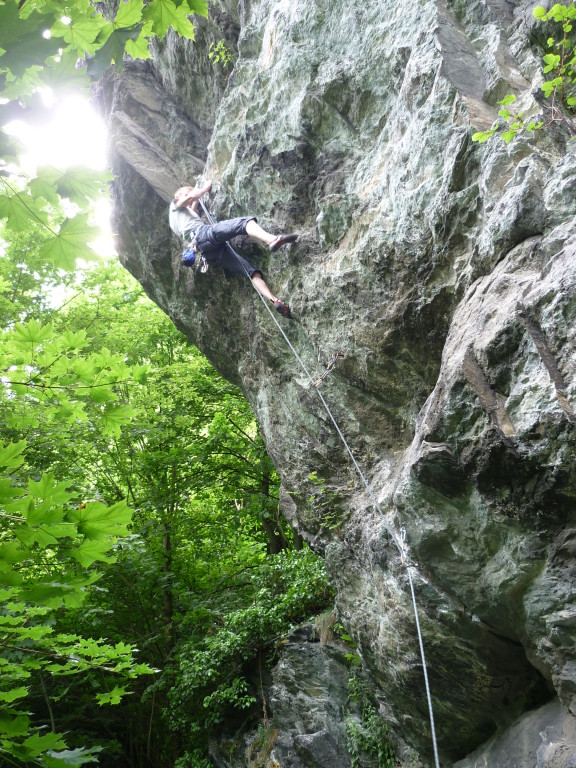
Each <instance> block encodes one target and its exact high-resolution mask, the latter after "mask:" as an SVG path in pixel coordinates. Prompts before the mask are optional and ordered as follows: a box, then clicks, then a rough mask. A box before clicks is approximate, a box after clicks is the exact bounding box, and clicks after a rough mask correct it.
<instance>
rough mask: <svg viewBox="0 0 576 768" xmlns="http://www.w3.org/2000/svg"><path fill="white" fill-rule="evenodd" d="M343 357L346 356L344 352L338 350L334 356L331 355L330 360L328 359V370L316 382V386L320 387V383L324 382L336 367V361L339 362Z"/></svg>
mask: <svg viewBox="0 0 576 768" xmlns="http://www.w3.org/2000/svg"><path fill="white" fill-rule="evenodd" d="M343 357H344V352H336V354H335V355H334V356H333V357H331V358H330V360H328V363H327V368H326V370H325V371H324V373H323V374H322V375H321V376H319V377H318V378H317V379H316V381H315V382H314V386H315V387H319V386H320V384H322V382H323V381H324V379H325V378H326V376H328V374H329V373H332V371H333V370H334V368H336V363H337V362H338V360H341V359H342V358H343Z"/></svg>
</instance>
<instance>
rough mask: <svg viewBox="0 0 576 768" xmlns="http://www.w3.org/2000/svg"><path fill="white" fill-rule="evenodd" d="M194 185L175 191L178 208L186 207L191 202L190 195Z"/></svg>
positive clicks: (175, 203) (175, 202)
mask: <svg viewBox="0 0 576 768" xmlns="http://www.w3.org/2000/svg"><path fill="white" fill-rule="evenodd" d="M193 191H194V187H180V189H177V190H176V192H174V205H176V206H177V207H178V208H184V207H185V206H186V205H187V203H189V202H190V196H191V194H192V192H193Z"/></svg>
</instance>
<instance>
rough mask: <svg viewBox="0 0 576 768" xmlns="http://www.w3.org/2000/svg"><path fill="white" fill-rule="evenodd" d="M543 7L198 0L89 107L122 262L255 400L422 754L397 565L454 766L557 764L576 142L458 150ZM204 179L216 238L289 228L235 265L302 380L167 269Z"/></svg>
mask: <svg viewBox="0 0 576 768" xmlns="http://www.w3.org/2000/svg"><path fill="white" fill-rule="evenodd" d="M533 5H534V4H533V3H527V2H521V1H520V0H470V1H468V0H467V2H461V1H460V0H452V1H450V0H438V2H426V1H425V0H419V2H417V1H416V0H403V2H400V0H390V1H389V2H387V3H383V2H380V0H349V2H346V3H343V2H339V1H338V0H336V1H335V2H334V1H332V2H329V0H316V1H315V2H310V0H290V2H287V0H250V2H244V1H242V2H237V3H236V2H234V1H233V0H227V3H225V4H224V3H220V2H215V3H214V4H213V5H212V6H211V9H212V11H211V18H210V20H209V21H202V22H201V23H199V25H198V29H197V40H196V42H195V43H190V42H185V41H180V40H177V39H176V38H169V39H168V40H167V41H165V42H164V43H162V44H161V45H158V46H157V49H156V50H155V52H154V56H153V59H152V60H151V62H148V63H146V64H145V65H129V66H127V67H126V70H125V73H124V74H123V75H122V77H121V78H119V79H110V81H109V82H107V83H106V84H105V86H104V89H103V92H102V95H101V98H102V103H103V105H104V109H105V111H106V114H107V116H108V120H109V123H110V127H111V136H112V151H113V162H114V170H115V171H116V173H117V182H116V185H115V190H114V194H115V201H116V209H115V223H116V230H117V232H118V236H119V252H120V254H121V260H122V262H123V263H124V264H125V266H126V267H127V268H128V269H129V270H130V271H131V272H132V273H133V274H134V275H135V276H136V277H137V278H138V279H139V280H140V282H141V283H142V285H143V286H144V288H145V290H146V291H147V293H148V294H149V295H150V296H151V297H152V299H153V300H154V301H156V302H157V303H158V304H159V305H160V306H161V307H162V309H164V311H165V312H167V313H168V314H169V315H170V317H171V318H172V319H173V321H174V323H175V324H176V325H177V326H178V327H179V328H180V329H181V330H182V331H183V332H184V333H185V334H186V335H187V336H188V338H189V339H190V340H191V341H193V342H194V343H195V344H196V345H197V346H198V347H199V348H200V349H201V350H202V351H203V352H204V353H205V354H206V355H207V356H208V358H209V359H210V360H211V361H212V363H213V364H214V365H215V366H216V368H217V369H218V370H219V371H220V372H221V373H222V374H223V375H224V376H226V377H227V378H229V379H230V380H231V381H233V382H235V383H236V384H237V385H238V386H239V387H240V388H241V389H242V391H243V392H244V394H245V395H246V397H247V398H248V400H249V401H250V403H251V405H252V406H253V408H254V412H255V414H256V418H257V420H258V423H259V425H260V428H261V430H262V433H263V435H264V438H265V440H266V443H267V445H268V449H269V452H270V455H271V456H272V458H273V460H274V462H275V464H276V466H277V468H278V471H279V473H280V475H281V478H282V483H283V499H284V502H283V508H284V513H285V514H286V516H287V517H288V518H289V519H290V521H291V522H292V523H293V524H294V525H296V526H297V527H298V528H299V530H300V532H301V533H302V535H303V536H304V537H305V538H306V539H307V540H308V541H309V542H310V543H311V545H312V546H313V547H315V548H316V549H317V551H320V552H322V553H323V554H324V555H325V557H326V563H327V567H328V570H329V573H330V575H331V578H332V579H333V581H334V584H335V585H336V587H337V590H338V597H337V610H338V613H339V617H340V620H341V621H342V622H343V623H344V624H345V625H346V627H347V630H348V631H349V633H350V634H351V635H352V636H353V637H354V640H355V642H356V643H357V645H358V648H359V650H360V653H361V655H362V658H363V660H364V662H365V664H366V666H367V668H368V669H369V670H370V673H371V675H372V677H373V679H374V680H375V681H377V683H378V686H379V687H380V689H381V690H382V691H383V693H384V695H385V697H386V700H387V703H388V705H389V707H390V709H391V712H392V713H393V718H394V721H395V728H396V731H397V732H398V733H399V734H400V735H401V736H402V737H403V738H405V739H406V740H407V741H408V742H409V743H410V744H412V745H413V746H414V747H416V748H417V749H418V750H419V752H420V754H421V755H422V756H423V759H424V760H427V761H432V746H431V738H430V727H429V725H428V723H429V721H428V713H427V705H426V696H425V689H424V682H423V675H422V662H421V657H420V653H419V647H418V640H417V635H416V629H415V620H414V611H413V605H412V600H411V594H410V589H409V584H408V571H407V568H408V567H410V575H411V576H412V579H413V583H414V590H415V598H416V602H417V605H418V611H419V617H420V623H421V628H422V634H423V638H424V645H425V650H426V657H427V662H428V670H429V677H430V687H431V691H432V699H433V704H434V714H435V720H436V730H437V737H438V748H439V753H440V759H441V763H442V765H450V764H452V763H453V762H454V761H457V760H461V761H463V762H461V765H462V766H466V768H468V766H484V765H486V766H487V765H490V766H512V765H514V766H516V765H517V766H527V767H528V766H533V765H538V766H546V768H565V767H566V766H568V765H573V762H570V760H573V758H572V757H570V755H571V754H572V755H573V754H574V721H573V717H574V716H576V642H575V640H576V600H575V595H576V590H575V584H576V560H575V554H576V507H575V503H574V500H575V497H576V471H575V463H574V457H575V434H576V431H575V426H576V415H575V412H574V409H575V408H576V391H575V383H574V382H575V372H576V355H575V335H574V327H575V326H574V321H575V315H576V301H575V286H576V262H575V258H574V256H575V252H576V219H575V216H576V165H575V159H576V145H575V144H574V142H572V141H570V133H569V131H568V130H567V129H566V128H565V127H564V126H563V125H561V124H551V125H548V126H547V127H546V128H545V129H544V130H543V131H541V132H539V133H536V134H529V135H528V134H524V135H523V136H519V137H518V138H516V139H515V140H514V141H513V142H512V143H510V144H509V145H505V144H504V143H503V142H501V141H499V140H496V139H493V140H492V141H490V142H488V143H487V144H483V145H478V144H473V143H472V141H471V135H472V133H473V132H474V131H475V130H478V129H485V128H486V127H488V126H489V125H490V124H491V123H492V121H493V119H494V118H495V116H496V111H497V109H498V107H497V102H498V100H500V99H502V98H503V96H504V95H506V94H507V93H515V94H517V95H518V97H519V103H520V104H521V106H522V108H523V109H525V110H526V111H527V112H526V113H527V114H529V113H534V114H536V113H537V112H538V110H539V107H538V105H537V103H536V101H535V100H534V95H536V94H537V93H538V87H539V85H540V83H541V80H542V77H543V75H542V73H541V63H540V61H541V55H542V50H541V48H540V47H539V44H540V43H541V42H542V41H543V40H545V39H546V35H547V34H548V33H544V32H543V30H542V29H540V28H539V27H538V26H537V25H538V23H537V22H535V21H534V19H533V17H532V13H531V10H532V7H533ZM221 38H224V39H225V41H226V43H227V45H228V47H229V48H230V49H231V50H232V52H233V57H234V66H233V68H231V71H230V74H228V75H226V74H225V73H223V72H222V71H221V70H220V69H219V68H218V67H217V66H215V65H213V64H212V63H211V62H210V61H209V59H208V57H207V49H208V46H209V45H210V43H211V42H216V41H218V40H220V39H221ZM202 170H204V171H205V173H206V176H207V177H209V178H213V179H215V180H216V182H218V183H217V184H216V185H215V192H216V193H215V195H214V196H213V200H212V208H213V210H214V212H215V213H216V215H217V217H218V218H219V219H223V218H228V217H230V216H236V215H243V214H246V213H254V214H257V215H258V217H259V220H260V222H261V223H262V224H263V225H265V226H266V227H267V228H270V229H272V230H273V231H275V232H280V231H283V230H297V231H299V232H300V233H301V236H300V239H299V241H298V243H297V244H295V245H294V246H290V247H289V248H286V249H284V250H281V251H279V252H277V253H274V254H270V253H269V252H265V251H263V250H260V249H258V248H257V247H256V246H254V245H250V244H244V245H243V248H242V250H243V253H244V254H245V255H247V256H248V257H249V258H250V259H252V260H253V261H255V262H256V263H257V264H258V265H259V266H261V267H262V269H263V271H264V274H265V276H266V279H267V281H268V282H269V284H270V286H271V288H272V290H273V291H274V292H275V293H276V294H277V295H279V296H281V297H282V298H284V299H285V300H287V301H289V302H290V305H291V307H292V311H293V314H294V317H295V319H294V320H293V321H286V320H284V319H282V318H280V317H279V316H278V317H277V318H276V319H277V320H278V322H279V324H280V326H281V329H282V331H284V333H285V335H286V337H287V339H288V340H289V341H290V344H291V345H293V348H294V350H295V351H296V352H297V355H298V358H299V360H296V359H295V357H294V356H293V355H292V353H291V351H290V349H289V348H288V346H287V344H286V339H285V338H284V337H283V335H282V334H281V332H280V330H279V329H278V327H277V326H276V325H275V323H274V322H273V320H274V317H272V316H271V315H270V314H269V313H268V311H267V307H266V306H265V305H264V304H263V303H262V302H261V301H260V300H259V298H258V296H257V295H256V294H255V292H254V291H253V290H252V288H251V286H250V285H249V283H248V282H247V281H246V280H241V279H237V278H233V277H229V276H227V275H225V274H224V273H222V272H221V271H219V270H218V269H214V268H211V269H210V270H209V271H208V273H206V274H201V273H199V272H194V271H193V270H187V269H186V268H183V267H181V266H180V263H179V253H180V250H181V248H180V247H179V244H178V243H177V242H176V241H175V239H174V238H173V237H172V236H171V234H170V232H169V229H168V226H167V220H166V219H167V216H166V213H167V201H168V200H169V199H170V197H171V193H172V191H173V190H174V189H175V188H176V187H177V186H179V185H180V184H181V183H184V182H186V181H190V180H191V181H195V179H196V175H197V174H198V173H199V172H200V171H202ZM336 352H341V353H343V355H344V357H343V358H342V359H341V360H339V361H338V363H337V364H336V368H335V370H334V371H333V372H332V373H330V374H329V375H328V376H327V377H326V378H325V379H324V381H323V382H322V384H321V386H320V387H318V388H316V387H314V386H313V381H314V380H315V379H316V378H317V377H319V376H320V375H321V374H322V373H323V372H324V371H325V369H326V365H327V363H328V361H329V360H330V359H331V358H332V357H333V355H334V354H335V353H336ZM319 393H320V395H321V396H322V399H321V398H320V397H319V396H318V394H319ZM325 404H326V405H327V406H328V409H329V412H328V411H327V410H326V408H325ZM333 420H334V421H335V422H336V424H337V425H338V428H339V429H340V434H341V436H343V437H344V438H345V439H346V441H347V444H348V446H349V448H350V451H351V453H352V455H353V457H354V460H355V461H356V462H357V467H356V466H355V465H354V464H353V462H352V460H351V457H350V453H349V452H348V451H347V449H346V448H345V447H344V445H343V444H342V442H341V440H340V437H339V434H338V432H337V430H336V429H335V428H334V422H333ZM357 469H360V471H361V473H362V477H360V475H359V474H358V471H357ZM312 473H315V474H316V476H317V477H318V478H321V479H322V481H323V483H322V484H320V485H319V484H317V483H311V482H310V479H309V477H310V475H312ZM363 478H364V479H365V480H366V484H365V483H364V479H363ZM367 486H368V487H367ZM401 529H404V530H405V539H406V545H405V546H406V552H407V556H406V557H404V558H403V557H401V554H400V551H399V548H398V546H397V542H398V541H399V540H400V537H401V533H400V531H401ZM547 702H551V703H547ZM539 707H541V708H542V709H540V711H539V712H536V713H532V714H530V715H524V719H523V720H521V722H522V723H524V725H523V726H519V725H518V723H517V718H519V717H521V716H522V715H523V713H526V712H528V711H529V710H533V709H535V708H539ZM530 718H532V719H530ZM530 723H545V726H541V725H536V726H535V727H538V728H541V729H542V735H541V739H540V741H538V740H533V741H530V740H529V739H516V738H515V734H516V733H517V729H518V728H520V727H523V728H525V729H527V731H530V729H531V728H532V725H530ZM508 728H510V731H508V732H506V729H508ZM316 732H317V731H313V732H312V731H305V730H304V731H303V732H302V734H301V735H302V736H306V735H307V736H309V737H310V738H309V739H308V741H310V739H312V736H313V733H316ZM489 739H496V741H491V742H490V743H489V744H488V745H487V746H486V750H487V751H486V752H485V753H482V749H483V747H482V744H483V743H484V742H486V741H487V740H489ZM312 741H313V739H312ZM312 741H310V743H312ZM306 743H308V742H307V741H306V739H304V740H303V741H302V744H306ZM326 743H327V742H326ZM303 749H304V747H303ZM474 750H479V751H476V752H475V753H474V756H471V757H469V758H466V755H468V754H469V753H471V752H473V751H474ZM536 752H537V754H538V757H537V761H536V762H535V758H534V754H536ZM482 755H484V756H482ZM567 756H568V757H567ZM319 764H320V763H319V762H318V761H316V762H314V761H312V762H308V765H319Z"/></svg>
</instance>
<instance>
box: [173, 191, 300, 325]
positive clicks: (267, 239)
mask: <svg viewBox="0 0 576 768" xmlns="http://www.w3.org/2000/svg"><path fill="white" fill-rule="evenodd" d="M211 189H212V182H211V181H207V182H206V184H204V185H203V186H196V187H180V189H178V190H176V192H175V193H174V199H173V200H172V203H171V204H170V213H169V220H170V229H171V230H172V231H173V232H174V233H175V234H176V235H178V236H179V237H181V238H182V239H183V240H184V241H186V242H187V243H192V245H193V248H194V251H196V252H198V253H199V254H200V255H201V256H203V257H204V258H205V259H206V261H207V262H208V264H218V265H220V266H221V267H222V268H223V269H225V270H226V271H227V272H231V273H232V274H235V275H245V276H249V278H250V280H251V281H252V285H253V286H254V288H256V290H257V291H258V293H259V294H261V295H262V296H264V298H266V299H268V300H269V301H270V302H271V303H272V305H273V306H274V309H275V310H277V311H278V312H279V313H280V314H281V315H282V316H283V317H290V307H289V306H288V304H285V303H284V302H283V301H280V299H278V298H277V297H276V296H274V294H273V293H272V292H271V291H270V289H269V288H268V286H267V285H266V283H265V282H264V278H263V276H262V272H261V271H260V270H259V269H256V267H253V266H252V264H250V263H249V262H248V261H246V259H244V258H243V257H242V256H240V255H238V254H235V253H233V252H232V250H231V249H228V248H226V243H227V242H228V241H229V240H232V238H234V237H238V236H239V235H248V237H253V238H254V239H255V240H259V241H260V242H262V243H265V244H266V245H267V246H268V248H269V249H270V250H271V251H277V250H278V248H281V247H282V246H283V245H286V244H287V243H293V242H295V241H296V240H297V239H298V235H295V234H288V235H272V234H270V233H269V232H266V231H265V230H264V229H262V227H261V226H260V225H259V224H258V222H257V221H256V217H255V216H243V217H242V218H238V219H227V220H226V221H220V222H218V223H217V224H205V223H204V221H202V218H201V216H200V214H199V213H198V203H199V201H200V198H201V197H202V196H203V195H205V194H206V193H207V192H209V191H210V190H211ZM183 263H186V262H185V261H183Z"/></svg>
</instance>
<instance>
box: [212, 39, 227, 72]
mask: <svg viewBox="0 0 576 768" xmlns="http://www.w3.org/2000/svg"><path fill="white" fill-rule="evenodd" d="M208 58H209V59H210V61H212V62H213V63H214V64H220V65H221V67H222V69H226V67H227V66H228V64H230V62H231V61H232V54H231V53H230V49H229V48H228V47H227V45H226V43H225V42H224V40H219V41H218V42H217V43H210V50H209V51H208Z"/></svg>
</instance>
